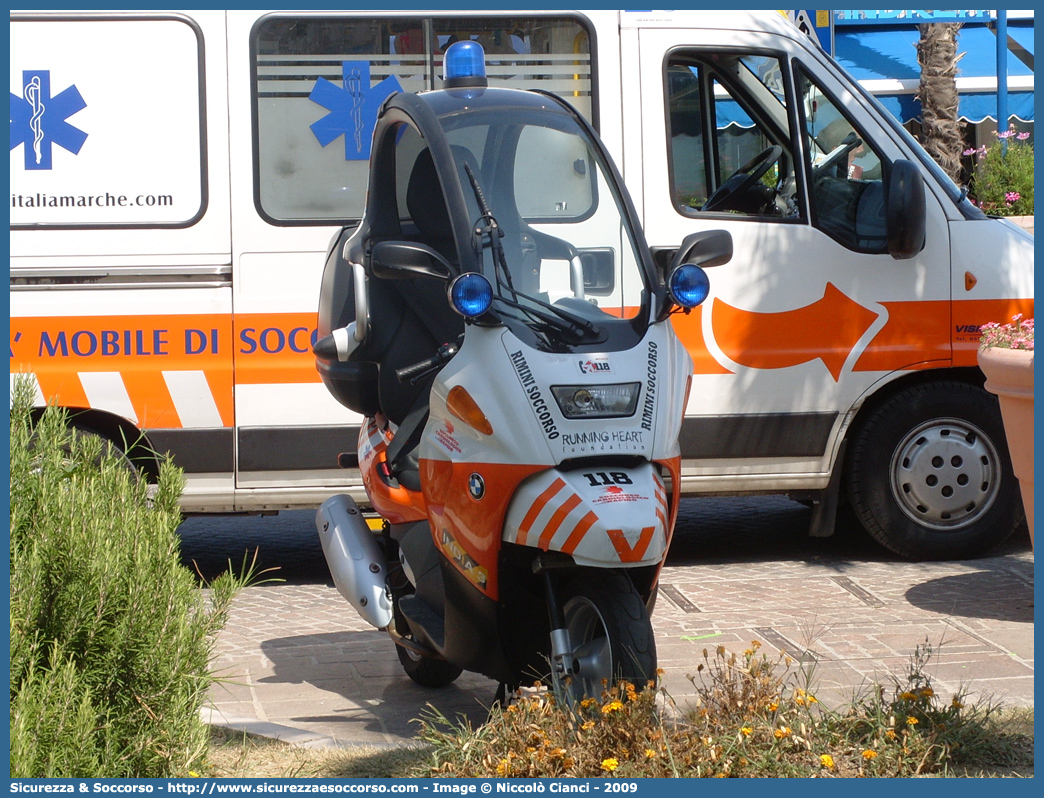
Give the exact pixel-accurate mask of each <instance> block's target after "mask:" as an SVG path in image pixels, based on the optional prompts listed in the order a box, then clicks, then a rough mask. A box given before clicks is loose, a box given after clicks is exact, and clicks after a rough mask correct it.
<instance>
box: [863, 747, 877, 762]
mask: <svg viewBox="0 0 1044 798" xmlns="http://www.w3.org/2000/svg"><path fill="white" fill-rule="evenodd" d="M863 759H865V760H866V761H867V762H869V761H871V760H873V759H877V751H870V750H866V751H863Z"/></svg>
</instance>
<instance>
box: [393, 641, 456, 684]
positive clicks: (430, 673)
mask: <svg viewBox="0 0 1044 798" xmlns="http://www.w3.org/2000/svg"><path fill="white" fill-rule="evenodd" d="M395 653H397V654H398V655H399V662H401V663H402V669H403V670H404V671H406V675H407V676H409V677H410V678H411V679H413V681H415V682H416V683H417V684H419V685H421V686H422V687H445V686H446V685H448V684H451V683H452V682H453V681H454V680H456V678H457V677H458V676H460V674H461V672H462V671H463V668H458V667H457V666H456V665H454V664H453V663H452V662H447V661H446V660H444V659H435V658H434V657H425V656H423V655H422V654H417V653H415V652H413V651H410V650H409V649H408V648H405V647H404V646H396V647H395Z"/></svg>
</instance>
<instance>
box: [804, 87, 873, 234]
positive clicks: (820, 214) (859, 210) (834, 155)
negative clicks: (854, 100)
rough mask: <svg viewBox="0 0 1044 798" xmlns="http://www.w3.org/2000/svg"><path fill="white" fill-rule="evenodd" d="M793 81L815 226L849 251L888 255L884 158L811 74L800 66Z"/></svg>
mask: <svg viewBox="0 0 1044 798" xmlns="http://www.w3.org/2000/svg"><path fill="white" fill-rule="evenodd" d="M795 79H796V84H797V90H798V91H799V92H800V94H801V110H802V117H803V125H804V133H805V154H806V159H807V160H806V164H805V166H806V169H807V170H808V175H809V184H810V186H811V188H810V192H811V206H812V210H811V212H812V224H813V225H815V226H816V227H818V228H819V229H820V230H822V231H823V232H824V233H826V234H827V235H829V236H830V237H831V238H833V239H835V240H836V241H838V242H839V243H841V244H843V245H844V246H846V247H848V248H849V249H853V250H856V251H859V252H868V253H878V252H885V251H887V248H888V241H887V235H886V231H885V190H884V181H883V175H882V168H881V157H880V156H879V155H878V154H877V153H876V152H875V151H874V149H873V147H872V146H871V145H870V143H869V141H868V139H867V137H866V136H865V135H864V134H863V133H861V132H860V131H859V130H857V129H856V127H855V125H853V124H852V122H851V120H850V119H849V117H848V116H846V115H845V114H844V113H843V112H842V110H841V109H840V107H839V105H838V103H836V102H834V100H833V99H831V97H830V96H829V95H828V94H826V92H824V91H823V90H822V89H821V88H820V87H819V86H818V85H817V84H816V83H815V82H814V81H813V80H812V78H811V77H810V76H809V75H808V73H806V72H804V71H803V70H802V69H801V68H800V67H798V68H797V69H796V75H795Z"/></svg>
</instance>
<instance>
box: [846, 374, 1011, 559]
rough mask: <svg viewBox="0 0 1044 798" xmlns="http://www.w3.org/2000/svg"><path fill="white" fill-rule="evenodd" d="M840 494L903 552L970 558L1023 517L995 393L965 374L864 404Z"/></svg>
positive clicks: (925, 556)
mask: <svg viewBox="0 0 1044 798" xmlns="http://www.w3.org/2000/svg"><path fill="white" fill-rule="evenodd" d="M848 493H849V499H850V500H851V503H852V507H853V508H854V509H855V511H856V514H857V515H858V517H859V520H860V522H861V523H862V525H863V526H864V527H865V528H866V530H867V532H869V533H870V535H871V536H873V538H874V539H875V540H877V541H878V542H879V543H881V544H882V545H883V546H885V547H886V548H888V549H890V550H891V551H894V552H895V553H897V554H900V555H902V556H903V557H907V558H909V559H912V560H957V559H966V558H969V557H976V556H978V555H981V554H982V553H983V552H985V551H987V550H988V549H990V548H992V547H993V546H995V545H997V544H998V543H1000V542H1001V541H1003V540H1004V539H1005V538H1007V537H1008V536H1009V535H1010V534H1011V533H1012V531H1013V530H1014V529H1015V527H1016V526H1017V525H1018V523H1019V522H1020V521H1021V519H1022V517H1023V513H1022V501H1021V496H1020V493H1019V486H1018V482H1017V481H1016V479H1015V474H1014V473H1013V471H1012V467H1011V459H1010V457H1009V456H1008V448H1007V444H1006V442H1005V439H1004V427H1003V425H1002V422H1001V415H1000V409H999V405H998V403H997V399H996V397H994V396H992V395H991V394H989V393H987V392H986V391H985V390H984V389H982V388H980V387H977V386H975V385H971V384H968V383H965V382H957V381H946V382H933V383H924V384H921V385H915V386H912V387H909V388H906V389H904V390H901V391H899V392H898V393H896V394H894V395H893V396H892V397H890V398H889V399H887V400H886V401H885V402H884V403H883V404H881V405H880V406H878V407H877V408H875V409H873V410H871V411H870V415H869V416H868V417H867V418H866V420H865V421H864V422H863V423H862V424H861V425H860V426H859V428H858V430H857V431H856V433H855V436H854V438H853V440H852V445H851V456H850V460H849V468H848Z"/></svg>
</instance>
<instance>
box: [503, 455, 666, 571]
mask: <svg viewBox="0 0 1044 798" xmlns="http://www.w3.org/2000/svg"><path fill="white" fill-rule="evenodd" d="M668 517H669V513H668V505H667V491H666V490H665V488H664V486H663V481H662V480H661V479H660V476H659V474H658V473H657V472H656V469H655V468H654V467H653V465H652V464H651V463H644V464H642V465H640V466H637V467H630V468H625V467H617V466H605V465H601V464H599V465H592V466H591V467H590V468H583V467H580V468H577V469H573V470H569V471H559V470H557V469H551V470H549V471H542V472H540V473H539V474H535V475H534V476H532V477H530V478H529V479H527V480H526V481H525V482H523V483H522V484H521V485H520V486H519V488H518V490H517V491H516V493H515V496H514V497H513V498H512V500H511V505H510V507H509V508H508V513H507V519H506V521H505V524H504V538H503V539H504V541H505V542H506V543H515V544H518V545H520V546H532V547H534V548H538V549H541V550H543V551H561V552H564V553H565V554H569V555H570V556H572V558H573V559H574V561H575V562H576V563H577V565H595V566H601V567H617V568H619V567H638V566H642V565H652V564H655V563H658V562H660V561H661V560H662V559H663V556H664V553H665V551H666V548H667V532H668V530H667V519H668Z"/></svg>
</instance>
